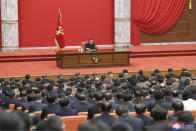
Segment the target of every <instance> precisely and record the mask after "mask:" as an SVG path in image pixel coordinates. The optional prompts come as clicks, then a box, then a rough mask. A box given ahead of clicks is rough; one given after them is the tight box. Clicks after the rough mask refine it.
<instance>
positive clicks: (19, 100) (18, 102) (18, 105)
mask: <svg viewBox="0 0 196 131" xmlns="http://www.w3.org/2000/svg"><path fill="white" fill-rule="evenodd" d="M24 103H26V104H27V103H28V101H27V99H24V98H22V99H18V100H16V103H15V109H16V108H17V107H22V105H23V104H24Z"/></svg>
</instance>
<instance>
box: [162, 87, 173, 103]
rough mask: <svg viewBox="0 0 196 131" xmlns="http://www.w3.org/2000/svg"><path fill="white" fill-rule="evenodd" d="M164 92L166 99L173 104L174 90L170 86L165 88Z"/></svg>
mask: <svg viewBox="0 0 196 131" xmlns="http://www.w3.org/2000/svg"><path fill="white" fill-rule="evenodd" d="M163 93H164V96H165V101H166V102H168V103H170V104H171V105H172V103H173V99H172V97H171V96H172V90H171V89H170V88H166V89H163Z"/></svg>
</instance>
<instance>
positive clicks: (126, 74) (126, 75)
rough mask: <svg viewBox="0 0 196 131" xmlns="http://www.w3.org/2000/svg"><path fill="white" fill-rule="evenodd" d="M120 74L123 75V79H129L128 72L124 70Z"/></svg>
mask: <svg viewBox="0 0 196 131" xmlns="http://www.w3.org/2000/svg"><path fill="white" fill-rule="evenodd" d="M122 73H123V76H124V77H123V78H125V79H127V78H128V77H129V72H128V70H127V69H124V70H123V71H122Z"/></svg>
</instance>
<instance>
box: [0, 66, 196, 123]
mask: <svg viewBox="0 0 196 131" xmlns="http://www.w3.org/2000/svg"><path fill="white" fill-rule="evenodd" d="M92 75H93V78H90V77H89V76H88V75H87V76H85V77H84V78H82V77H81V75H80V73H76V74H75V77H71V78H70V79H69V80H67V79H64V78H63V77H62V76H61V75H59V79H58V81H55V80H51V79H48V78H47V76H43V78H42V79H41V78H36V81H32V80H31V78H30V75H26V76H25V78H26V80H23V81H22V82H21V81H20V79H18V78H12V79H10V82H8V81H4V80H3V79H1V80H0V85H1V88H0V91H1V93H0V100H1V101H0V104H1V106H2V107H3V108H5V109H8V106H9V104H15V108H18V107H22V110H23V111H24V110H29V112H34V111H42V114H41V118H42V119H45V118H46V116H47V115H48V114H52V113H55V114H57V115H60V116H68V115H76V114H78V112H88V119H93V118H94V115H95V114H97V113H100V107H101V103H102V102H104V101H105V102H109V103H111V104H112V109H113V110H116V109H117V108H118V107H119V106H122V105H124V106H126V107H127V108H128V110H129V111H130V112H134V111H135V104H138V103H144V104H145V106H146V107H147V110H148V111H152V110H153V108H154V107H155V106H156V105H159V106H161V107H163V108H164V109H166V110H172V104H173V103H174V102H175V101H182V102H183V105H184V110H185V111H190V110H194V109H196V107H195V106H196V104H194V103H195V102H196V101H195V94H196V91H195V86H194V80H195V77H194V76H193V75H191V74H189V73H188V71H187V70H186V69H183V70H182V73H181V75H180V76H177V75H176V74H174V73H173V72H172V69H168V75H166V76H165V77H164V76H161V75H160V74H159V70H155V71H154V73H152V75H151V76H152V77H150V78H148V77H147V76H145V75H144V74H143V71H139V72H138V76H128V71H127V70H123V72H122V73H121V74H119V77H118V78H114V77H113V73H112V72H109V73H108V78H106V76H104V75H103V76H101V78H99V77H98V76H97V75H96V74H95V73H93V74H92ZM73 90H74V91H76V94H75V95H73V94H72V92H73ZM39 105H40V106H39ZM32 107H34V108H35V109H33V108H32ZM67 112H68V113H67ZM69 113H70V114H69Z"/></svg>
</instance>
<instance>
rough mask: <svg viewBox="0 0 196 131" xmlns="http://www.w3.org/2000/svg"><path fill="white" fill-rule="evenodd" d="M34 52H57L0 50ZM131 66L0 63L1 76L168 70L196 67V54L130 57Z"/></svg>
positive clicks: (194, 47)
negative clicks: (88, 66)
mask: <svg viewBox="0 0 196 131" xmlns="http://www.w3.org/2000/svg"><path fill="white" fill-rule="evenodd" d="M130 50H131V51H134V52H142V51H146V52H148V51H149V52H150V51H173V50H175V51H177V50H179V51H180V50H196V45H167V46H165V45H164V46H157V45H156V46H140V47H133V48H130ZM32 54H39V55H40V54H55V52H54V50H22V51H19V52H0V56H13V55H32ZM130 63H131V64H130V66H125V67H107V68H106V67H104V68H101V67H100V68H80V69H78V68H74V69H60V68H58V67H57V66H56V62H55V61H38V62H8V63H0V69H1V71H0V77H1V76H23V75H25V74H31V75H42V74H48V75H53V74H73V73H75V72H81V73H92V72H108V71H112V72H120V71H122V70H123V69H128V70H129V71H138V70H140V69H142V70H146V71H147V70H154V69H156V68H158V69H160V70H167V69H168V68H170V67H171V68H174V69H182V68H188V69H196V56H173V57H149V58H130Z"/></svg>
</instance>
